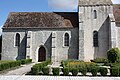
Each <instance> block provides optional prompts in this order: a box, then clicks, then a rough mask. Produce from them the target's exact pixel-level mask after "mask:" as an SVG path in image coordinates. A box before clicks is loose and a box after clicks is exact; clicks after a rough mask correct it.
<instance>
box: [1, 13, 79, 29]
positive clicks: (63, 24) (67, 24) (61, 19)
mask: <svg viewBox="0 0 120 80" xmlns="http://www.w3.org/2000/svg"><path fill="white" fill-rule="evenodd" d="M73 27H78V13H77V12H11V13H10V14H9V16H8V18H7V20H6V22H5V24H4V26H3V28H73Z"/></svg>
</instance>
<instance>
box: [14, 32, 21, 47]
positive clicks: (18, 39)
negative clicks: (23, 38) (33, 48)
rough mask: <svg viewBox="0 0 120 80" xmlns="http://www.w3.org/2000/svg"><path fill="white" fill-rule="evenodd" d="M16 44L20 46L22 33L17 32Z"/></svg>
mask: <svg viewBox="0 0 120 80" xmlns="http://www.w3.org/2000/svg"><path fill="white" fill-rule="evenodd" d="M15 46H20V34H19V33H17V34H16V36H15Z"/></svg>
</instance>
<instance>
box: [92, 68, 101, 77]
mask: <svg viewBox="0 0 120 80" xmlns="http://www.w3.org/2000/svg"><path fill="white" fill-rule="evenodd" d="M98 71H99V67H98V66H93V67H92V68H91V74H92V76H97V73H98Z"/></svg>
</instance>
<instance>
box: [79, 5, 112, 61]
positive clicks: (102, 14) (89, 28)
mask: <svg viewBox="0 0 120 80" xmlns="http://www.w3.org/2000/svg"><path fill="white" fill-rule="evenodd" d="M94 10H96V12H97V18H96V19H94ZM110 13H112V6H109V5H105V6H104V5H102V6H100V5H98V6H92V5H91V6H88V5H86V6H79V26H80V29H79V31H80V33H79V35H80V34H81V30H82V35H81V36H82V40H84V41H83V42H84V45H83V46H82V48H81V49H79V52H82V53H79V59H80V60H81V58H82V59H83V60H84V61H90V60H91V59H94V58H96V57H106V52H107V50H108V49H109V35H110V34H109V33H110V31H109V30H110V29H109V28H110V24H109V22H110V21H109V17H108V16H109V14H110ZM95 30H96V31H98V37H99V38H98V43H99V46H98V47H94V46H93V31H95ZM83 38H84V39H83ZM79 45H81V44H80V42H79Z"/></svg>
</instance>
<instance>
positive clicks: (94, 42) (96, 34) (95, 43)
mask: <svg viewBox="0 0 120 80" xmlns="http://www.w3.org/2000/svg"><path fill="white" fill-rule="evenodd" d="M93 46H94V47H98V31H94V32H93Z"/></svg>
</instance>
